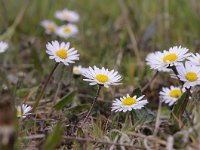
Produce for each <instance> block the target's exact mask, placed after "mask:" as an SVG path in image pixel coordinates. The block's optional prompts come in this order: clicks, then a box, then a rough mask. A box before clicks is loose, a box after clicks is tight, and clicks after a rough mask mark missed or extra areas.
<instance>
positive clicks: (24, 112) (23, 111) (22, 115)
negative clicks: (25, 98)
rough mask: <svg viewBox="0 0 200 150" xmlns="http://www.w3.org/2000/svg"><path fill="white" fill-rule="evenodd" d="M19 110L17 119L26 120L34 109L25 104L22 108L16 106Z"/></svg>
mask: <svg viewBox="0 0 200 150" xmlns="http://www.w3.org/2000/svg"><path fill="white" fill-rule="evenodd" d="M16 109H17V117H19V118H26V116H27V115H29V114H30V113H28V112H30V111H31V110H32V108H31V106H28V105H26V104H23V105H22V106H16Z"/></svg>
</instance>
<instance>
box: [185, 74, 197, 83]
mask: <svg viewBox="0 0 200 150" xmlns="http://www.w3.org/2000/svg"><path fill="white" fill-rule="evenodd" d="M185 78H186V79H187V80H188V81H190V82H193V81H196V80H197V79H198V77H197V74H196V73H195V72H187V74H186V76H185Z"/></svg>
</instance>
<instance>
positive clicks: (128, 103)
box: [112, 94, 148, 112]
mask: <svg viewBox="0 0 200 150" xmlns="http://www.w3.org/2000/svg"><path fill="white" fill-rule="evenodd" d="M143 98H144V95H143V96H140V97H138V98H137V96H133V97H130V96H129V95H128V94H127V96H123V97H121V98H120V99H115V100H114V101H113V104H112V111H115V112H119V111H123V112H126V111H131V110H133V109H141V108H142V107H144V105H146V104H147V103H148V101H147V100H142V99H143Z"/></svg>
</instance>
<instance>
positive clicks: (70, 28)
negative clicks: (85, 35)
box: [56, 24, 78, 39]
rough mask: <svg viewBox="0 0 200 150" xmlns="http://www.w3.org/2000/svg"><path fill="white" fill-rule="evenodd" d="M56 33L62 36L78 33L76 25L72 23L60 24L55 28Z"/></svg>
mask: <svg viewBox="0 0 200 150" xmlns="http://www.w3.org/2000/svg"><path fill="white" fill-rule="evenodd" d="M56 34H57V35H58V36H60V37H63V38H66V39H67V38H69V37H74V36H75V35H76V34H78V27H77V26H76V25H74V24H67V25H62V26H60V27H58V28H57V30H56Z"/></svg>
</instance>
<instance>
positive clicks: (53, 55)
mask: <svg viewBox="0 0 200 150" xmlns="http://www.w3.org/2000/svg"><path fill="white" fill-rule="evenodd" d="M69 46H70V44H69V43H64V42H62V43H61V44H60V43H59V42H58V41H52V42H49V43H48V44H47V45H46V48H47V50H46V53H47V54H48V55H49V58H50V59H54V60H55V61H56V62H62V63H63V64H64V65H69V63H74V62H75V60H79V54H78V51H77V50H75V49H74V51H71V52H69V49H70V48H69Z"/></svg>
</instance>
